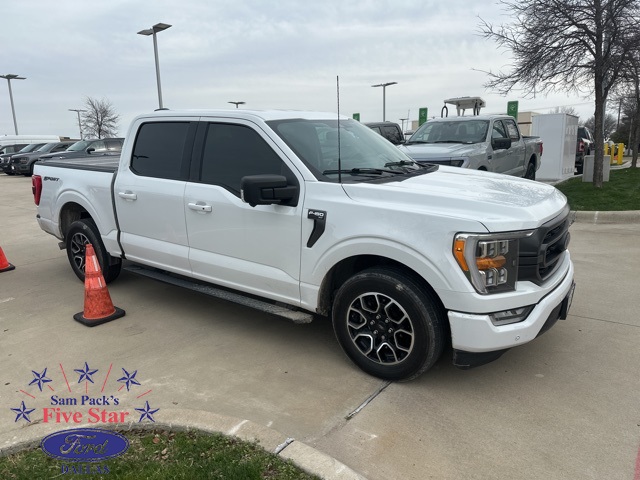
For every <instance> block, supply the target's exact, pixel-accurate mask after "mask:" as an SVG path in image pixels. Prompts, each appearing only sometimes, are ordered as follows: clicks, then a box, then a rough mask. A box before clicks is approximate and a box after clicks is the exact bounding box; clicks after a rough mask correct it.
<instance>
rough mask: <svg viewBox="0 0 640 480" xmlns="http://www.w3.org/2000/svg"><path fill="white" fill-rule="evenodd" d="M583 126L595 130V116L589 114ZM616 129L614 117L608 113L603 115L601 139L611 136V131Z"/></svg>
mask: <svg viewBox="0 0 640 480" xmlns="http://www.w3.org/2000/svg"><path fill="white" fill-rule="evenodd" d="M584 126H585V127H587V128H588V129H589V130H590V131H591V132H595V131H596V117H594V116H593V115H591V116H590V117H589V118H588V119H587V120H586V121H585V122H584ZM615 131H616V119H615V117H614V116H613V115H611V114H610V113H607V114H606V115H605V116H604V120H603V121H602V134H603V139H607V138H609V137H610V136H611V134H612V133H613V132H615Z"/></svg>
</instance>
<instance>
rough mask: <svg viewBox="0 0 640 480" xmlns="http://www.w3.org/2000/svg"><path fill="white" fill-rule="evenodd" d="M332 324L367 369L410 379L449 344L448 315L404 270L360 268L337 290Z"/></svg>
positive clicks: (386, 376)
mask: <svg viewBox="0 0 640 480" xmlns="http://www.w3.org/2000/svg"><path fill="white" fill-rule="evenodd" d="M332 320H333V329H334V332H335V334H336V338H337V339H338V343H339V344H340V346H341V347H342V349H343V350H344V352H345V353H346V355H347V356H348V357H349V358H350V359H351V360H352V361H353V362H354V363H355V364H356V365H357V366H358V367H360V368H361V369H362V370H364V371H365V372H366V373H368V374H370V375H373V376H376V377H379V378H382V379H384V380H410V379H412V378H415V377H417V376H419V375H420V374H421V373H423V372H425V371H426V370H428V369H429V368H431V367H432V366H433V364H434V363H435V362H436V361H437V360H438V358H439V357H440V354H441V353H442V350H443V347H444V344H445V334H444V332H445V329H444V321H445V316H444V312H443V311H442V309H441V308H440V307H439V306H438V304H437V303H436V302H435V301H433V299H432V298H431V297H430V294H428V293H427V292H425V291H424V288H421V287H420V286H419V285H418V284H417V283H416V282H415V281H414V280H412V279H411V278H410V277H408V276H407V275H405V274H404V273H402V272H400V271H396V270H391V269H386V268H373V269H369V270H365V271H363V272H360V273H358V274H356V275H354V276H353V277H351V278H350V279H349V280H347V281H346V282H345V283H344V284H343V285H342V286H341V287H340V289H339V290H338V292H337V294H336V297H335V301H334V304H333V311H332Z"/></svg>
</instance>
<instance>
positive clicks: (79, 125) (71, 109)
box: [69, 108, 86, 140]
mask: <svg viewBox="0 0 640 480" xmlns="http://www.w3.org/2000/svg"><path fill="white" fill-rule="evenodd" d="M69 111H70V112H76V113H77V114H78V129H79V130H80V140H82V123H80V112H86V110H82V109H81V108H70V109H69Z"/></svg>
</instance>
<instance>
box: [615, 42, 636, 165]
mask: <svg viewBox="0 0 640 480" xmlns="http://www.w3.org/2000/svg"><path fill="white" fill-rule="evenodd" d="M616 93H617V94H618V97H619V98H618V101H619V109H622V108H624V114H625V116H626V117H627V119H628V121H629V125H628V129H626V130H627V132H628V134H629V137H628V139H629V148H631V149H632V152H633V153H632V158H631V166H632V167H634V168H635V167H636V166H637V165H638V143H639V142H640V45H638V46H637V47H636V48H635V49H633V50H632V51H631V55H630V56H629V58H628V60H627V61H626V62H625V64H624V66H623V70H622V82H621V85H620V86H619V88H618V89H617V92H616ZM627 132H625V133H627Z"/></svg>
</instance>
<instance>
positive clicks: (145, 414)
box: [136, 401, 160, 423]
mask: <svg viewBox="0 0 640 480" xmlns="http://www.w3.org/2000/svg"><path fill="white" fill-rule="evenodd" d="M136 410H137V411H138V412H140V413H142V415H140V420H138V423H140V422H141V421H142V420H144V419H145V418H146V419H148V420H151V421H152V422H153V423H156V421H155V420H154V419H153V414H154V413H156V412H157V411H158V410H160V409H159V408H156V409H155V410H151V407H150V406H149V402H148V401H147V402H144V408H136Z"/></svg>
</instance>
